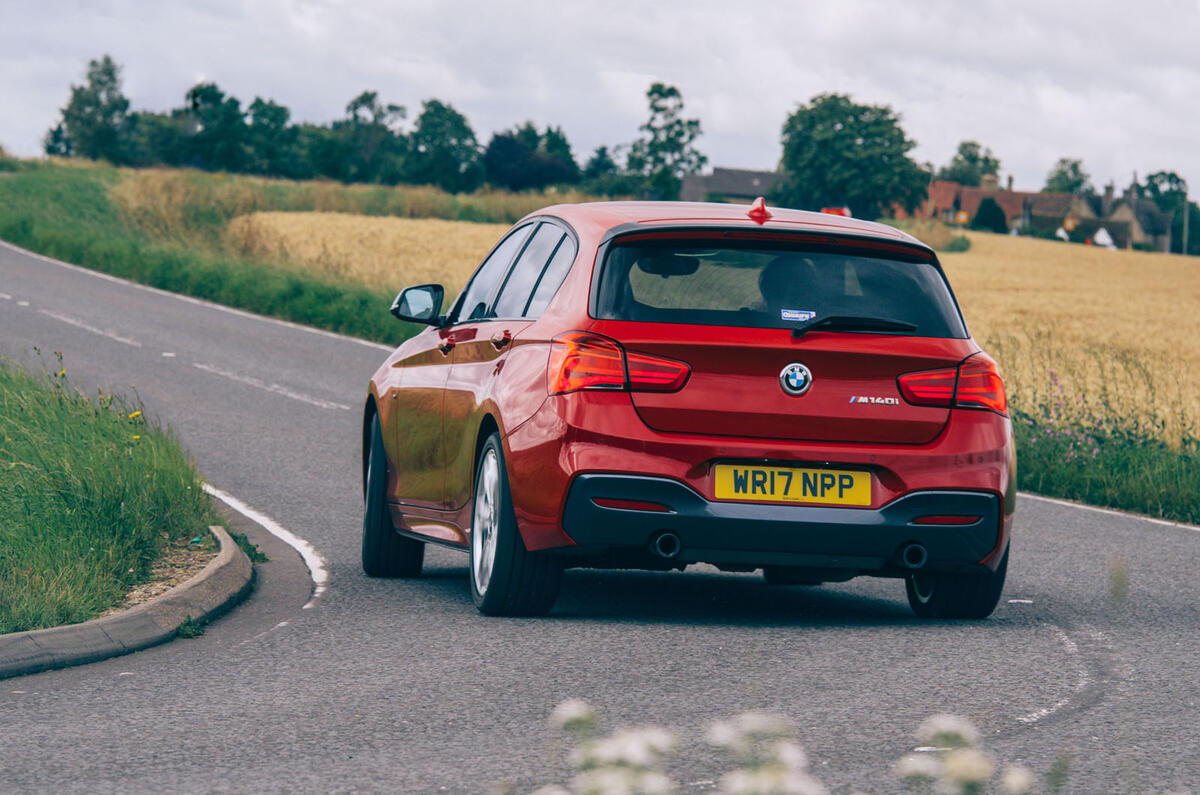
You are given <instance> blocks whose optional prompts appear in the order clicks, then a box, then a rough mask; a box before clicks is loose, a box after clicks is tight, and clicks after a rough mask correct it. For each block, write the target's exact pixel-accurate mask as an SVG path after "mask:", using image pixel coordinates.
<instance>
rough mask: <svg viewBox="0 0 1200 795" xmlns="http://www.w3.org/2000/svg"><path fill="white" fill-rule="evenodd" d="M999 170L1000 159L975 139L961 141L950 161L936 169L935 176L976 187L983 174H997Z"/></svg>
mask: <svg viewBox="0 0 1200 795" xmlns="http://www.w3.org/2000/svg"><path fill="white" fill-rule="evenodd" d="M999 171H1000V160H999V159H998V158H997V157H995V156H994V155H993V154H992V150H991V149H987V148H985V147H983V146H980V145H979V143H978V142H977V141H963V142H962V143H960V144H959V145H958V151H957V152H955V153H954V157H952V158H951V159H950V163H949V164H947V165H946V166H944V167H942V169H941V170H940V171H938V174H937V178H938V179H946V180H950V181H951V182H957V183H959V184H960V185H970V186H971V187H973V188H977V187H979V184H980V183H981V182H982V181H983V177H984V175H985V174H997V173H999Z"/></svg>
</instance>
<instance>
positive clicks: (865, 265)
mask: <svg viewBox="0 0 1200 795" xmlns="http://www.w3.org/2000/svg"><path fill="white" fill-rule="evenodd" d="M598 288H599V290H598V294H597V303H596V310H597V316H598V317H599V318H602V319H608V320H644V321H650V322H655V323H691V324H700V325H709V326H742V327H750V328H795V327H796V326H798V325H802V324H804V323H807V322H809V321H811V320H820V319H821V318H826V317H856V318H861V317H866V318H876V319H886V320H894V321H899V322H901V323H908V324H912V325H913V326H915V327H916V328H915V330H913V331H910V332H905V333H908V334H911V335H913V336H920V337H966V336H967V334H966V329H965V328H964V327H963V323H962V319H961V317H960V315H959V313H958V309H957V307H956V306H955V304H954V298H953V297H952V296H951V294H950V290H949V288H948V287H947V286H946V282H945V279H944V278H943V277H942V274H941V272H940V271H939V270H938V269H937V267H936V266H935V265H934V264H933V263H931V262H924V261H917V260H916V259H915V258H913V259H912V260H901V259H889V258H887V257H881V256H879V255H878V254H876V253H874V252H866V251H861V250H838V249H830V250H804V249H799V248H797V247H796V246H794V245H791V244H787V243H774V242H772V243H767V242H760V241H737V240H712V241H709V240H703V241H693V240H679V239H671V240H653V241H638V242H636V243H621V242H620V240H619V239H618V240H617V241H615V242H614V243H613V244H612V245H610V246H609V247H608V250H607V253H606V255H605V258H604V264H603V269H602V271H601V274H600V282H599V285H598Z"/></svg>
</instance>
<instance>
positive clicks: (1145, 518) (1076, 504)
mask: <svg viewBox="0 0 1200 795" xmlns="http://www.w3.org/2000/svg"><path fill="white" fill-rule="evenodd" d="M1018 493H1019V494H1020V496H1022V497H1027V498H1029V499H1031V500H1040V501H1042V502H1052V503H1054V504H1055V505H1065V506H1067V507H1068V508H1079V509H1080V510H1084V511H1095V512H1096V513H1106V514H1108V515H1109V516H1123V517H1125V518H1127V519H1138V520H1140V521H1143V522H1150V523H1151V524H1160V525H1163V526H1165V527H1178V528H1181V529H1183V530H1195V531H1196V532H1200V526H1198V525H1194V524H1184V523H1183V522H1172V521H1171V520H1170V519H1156V518H1154V517H1153V516H1142V515H1140V514H1136V513H1128V512H1126V511H1117V510H1113V509H1112V508H1097V507H1096V506H1095V505H1084V504H1083V503H1081V502H1071V501H1070V500H1059V499H1055V498H1054V497H1043V496H1042V495H1040V494H1030V493H1029V492H1027V491H1022V492H1018Z"/></svg>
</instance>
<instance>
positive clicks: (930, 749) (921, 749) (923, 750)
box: [913, 745, 953, 754]
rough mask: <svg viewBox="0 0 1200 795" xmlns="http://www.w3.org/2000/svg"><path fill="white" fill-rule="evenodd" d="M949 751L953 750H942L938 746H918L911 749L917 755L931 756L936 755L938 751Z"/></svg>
mask: <svg viewBox="0 0 1200 795" xmlns="http://www.w3.org/2000/svg"><path fill="white" fill-rule="evenodd" d="M950 750H953V749H951V748H943V747H942V746H940V745H918V746H917V747H916V748H914V749H913V751H914V752H916V753H918V754H933V753H938V752H940V751H950Z"/></svg>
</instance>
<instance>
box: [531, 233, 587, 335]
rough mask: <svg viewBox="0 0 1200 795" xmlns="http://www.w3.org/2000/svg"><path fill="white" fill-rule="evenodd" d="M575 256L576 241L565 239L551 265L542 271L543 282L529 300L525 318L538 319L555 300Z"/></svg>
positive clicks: (535, 288)
mask: <svg viewBox="0 0 1200 795" xmlns="http://www.w3.org/2000/svg"><path fill="white" fill-rule="evenodd" d="M575 254H576V249H575V241H573V240H572V239H571V238H570V237H564V238H563V240H562V243H561V244H560V245H559V247H558V250H557V251H555V252H554V255H553V256H552V257H551V258H550V264H549V265H547V266H546V270H544V271H542V278H541V281H539V282H538V283H537V285H536V286H535V287H534V288H533V297H532V298H530V299H529V306H528V307H526V309H525V317H538V316H539V315H541V314H542V312H545V311H546V307H548V306H550V299H552V298H554V294H555V293H557V292H558V288H559V287H561V286H562V283H563V279H566V278H567V271H569V270H571V264H572V263H573V262H575Z"/></svg>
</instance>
